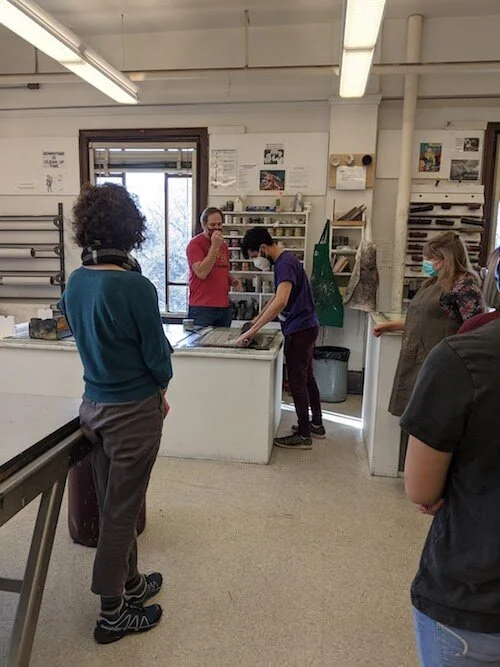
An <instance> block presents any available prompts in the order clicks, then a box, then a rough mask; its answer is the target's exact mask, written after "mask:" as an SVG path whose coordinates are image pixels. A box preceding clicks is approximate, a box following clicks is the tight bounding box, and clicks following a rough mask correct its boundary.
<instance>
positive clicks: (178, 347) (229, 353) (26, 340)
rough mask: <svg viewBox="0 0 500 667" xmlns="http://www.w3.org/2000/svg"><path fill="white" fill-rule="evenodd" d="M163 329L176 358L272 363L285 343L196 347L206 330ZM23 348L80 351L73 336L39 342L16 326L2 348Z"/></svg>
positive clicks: (24, 328) (278, 337) (175, 326)
mask: <svg viewBox="0 0 500 667" xmlns="http://www.w3.org/2000/svg"><path fill="white" fill-rule="evenodd" d="M163 330H164V332H165V336H166V337H167V338H168V340H169V342H170V345H171V346H172V347H173V349H174V353H175V356H176V357H180V356H191V357H192V356H194V357H211V358H214V357H217V358H223V359H262V360H266V359H267V360H272V359H275V358H276V355H277V354H278V352H279V349H280V347H281V345H282V343H283V337H282V335H281V333H279V332H277V333H276V337H275V339H274V341H273V344H272V346H271V348H270V349H269V350H253V349H251V348H244V347H242V348H239V349H235V348H223V347H195V346H194V343H195V341H196V339H197V338H199V337H200V336H201V334H202V333H204V332H205V331H207V330H208V329H205V330H203V331H200V332H192V331H186V330H185V329H184V327H183V326H182V325H181V324H164V325H163ZM2 347H6V348H21V349H36V350H51V351H54V350H62V351H65V352H76V343H75V340H74V338H73V337H72V336H69V337H68V338H65V339H64V340H54V341H52V340H35V339H33V338H30V337H29V334H28V324H27V323H24V324H19V325H17V326H16V335H15V336H13V337H11V338H3V339H0V348H2Z"/></svg>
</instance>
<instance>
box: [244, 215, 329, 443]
mask: <svg viewBox="0 0 500 667" xmlns="http://www.w3.org/2000/svg"><path fill="white" fill-rule="evenodd" d="M241 250H242V253H243V256H244V257H245V258H249V259H251V260H253V263H254V265H255V268H256V269H259V270H261V271H270V270H271V267H272V269H273V271H274V282H275V286H276V294H275V295H274V297H273V298H272V299H271V300H270V301H269V302H268V303H267V305H266V307H265V308H263V309H262V311H261V312H260V315H259V316H258V317H257V318H255V320H253V322H252V326H251V328H250V329H249V330H248V331H246V332H245V333H243V334H242V335H241V336H240V338H239V339H238V341H237V342H238V344H239V345H248V343H250V342H251V341H252V339H253V338H254V337H255V334H256V333H257V332H258V331H259V330H260V329H262V327H264V326H265V325H266V324H268V323H269V322H272V321H273V320H274V319H275V318H276V317H278V318H279V320H280V322H281V329H282V331H283V335H284V336H285V359H286V366H287V370H288V383H289V385H290V391H291V394H292V397H293V402H294V404H295V411H296V413H297V419H298V425H297V426H294V427H293V433H292V435H288V436H285V437H283V438H275V440H274V444H275V445H277V446H278V447H285V448H287V449H311V448H312V440H311V436H312V437H315V438H325V429H324V427H323V418H322V414H321V399H320V396H319V390H318V385H317V384H316V380H315V379H314V374H313V369H312V359H313V349H314V344H315V342H316V338H317V337H318V329H319V321H318V316H317V315H316V311H315V307H314V299H313V295H312V291H311V284H310V283H309V279H308V278H307V275H306V273H305V271H304V267H303V265H302V264H301V262H300V261H299V260H298V259H297V258H296V256H295V255H294V254H293V253H291V252H288V251H286V250H284V249H283V248H282V247H280V246H279V245H277V244H276V243H275V242H274V241H273V239H272V237H271V235H270V234H269V232H268V231H267V229H265V228H263V227H254V228H253V229H250V230H248V232H247V233H246V234H245V237H244V239H243V242H242V244H241ZM309 408H311V413H312V421H309Z"/></svg>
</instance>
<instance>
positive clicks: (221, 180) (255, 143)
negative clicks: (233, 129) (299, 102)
mask: <svg viewBox="0 0 500 667" xmlns="http://www.w3.org/2000/svg"><path fill="white" fill-rule="evenodd" d="M328 141H329V139H328V134H327V133H326V132H297V133H289V134H220V135H216V134H215V135H214V134H212V135H210V194H211V195H231V196H232V195H247V196H256V195H269V194H273V195H276V194H277V193H279V192H283V193H284V194H285V195H294V194H297V192H301V193H302V194H304V195H309V196H314V195H316V196H323V195H326V187H327V168H328Z"/></svg>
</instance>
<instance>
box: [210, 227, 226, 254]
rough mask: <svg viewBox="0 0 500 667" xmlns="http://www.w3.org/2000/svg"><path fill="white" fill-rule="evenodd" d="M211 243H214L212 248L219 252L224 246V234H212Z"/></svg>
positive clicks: (217, 232)
mask: <svg viewBox="0 0 500 667" xmlns="http://www.w3.org/2000/svg"><path fill="white" fill-rule="evenodd" d="M211 243H212V248H215V250H219V249H220V247H221V246H222V244H223V243H224V236H223V234H222V232H220V231H219V230H217V231H215V232H214V233H213V234H212V238H211Z"/></svg>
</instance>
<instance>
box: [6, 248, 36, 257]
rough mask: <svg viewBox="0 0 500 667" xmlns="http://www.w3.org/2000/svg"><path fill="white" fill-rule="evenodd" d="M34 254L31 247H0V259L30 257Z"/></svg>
mask: <svg viewBox="0 0 500 667" xmlns="http://www.w3.org/2000/svg"><path fill="white" fill-rule="evenodd" d="M34 256H35V251H34V250H33V248H0V259H16V258H18V257H19V258H22V259H31V258H32V257H34Z"/></svg>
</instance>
